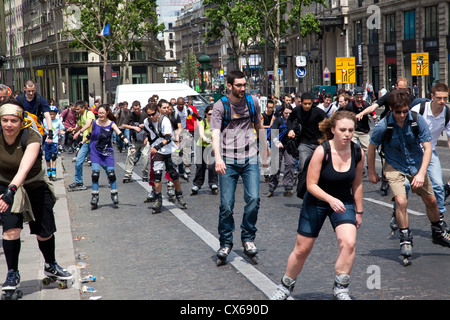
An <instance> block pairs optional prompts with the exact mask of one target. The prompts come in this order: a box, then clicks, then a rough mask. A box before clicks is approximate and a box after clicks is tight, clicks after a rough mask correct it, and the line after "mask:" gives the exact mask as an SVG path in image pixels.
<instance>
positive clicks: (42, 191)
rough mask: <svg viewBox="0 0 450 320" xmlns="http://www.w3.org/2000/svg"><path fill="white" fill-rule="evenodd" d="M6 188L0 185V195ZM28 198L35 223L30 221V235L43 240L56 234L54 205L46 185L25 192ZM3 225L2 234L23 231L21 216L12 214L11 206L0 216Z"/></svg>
mask: <svg viewBox="0 0 450 320" xmlns="http://www.w3.org/2000/svg"><path fill="white" fill-rule="evenodd" d="M7 188H8V187H7V186H6V185H4V184H0V194H3V193H4V192H5V191H6V189H7ZM27 194H28V198H29V199H30V202H31V207H32V209H33V215H34V218H35V221H30V222H29V223H28V224H29V226H30V233H31V234H36V235H38V236H41V237H43V238H48V237H50V236H51V235H52V234H53V233H55V232H56V223H55V215H54V212H53V206H54V204H55V202H54V200H53V197H52V193H51V191H50V189H49V188H48V186H47V184H43V185H42V187H39V188H37V189H34V190H31V191H27ZM0 216H1V220H2V223H3V232H5V231H7V230H9V229H15V228H19V229H23V216H22V215H21V214H12V213H11V206H10V207H9V208H8V210H6V212H4V213H2V214H0Z"/></svg>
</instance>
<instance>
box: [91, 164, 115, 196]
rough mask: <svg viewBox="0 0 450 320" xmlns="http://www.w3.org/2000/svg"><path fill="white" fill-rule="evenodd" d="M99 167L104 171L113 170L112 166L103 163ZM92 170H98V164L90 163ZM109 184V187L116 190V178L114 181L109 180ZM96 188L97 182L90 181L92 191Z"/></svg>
mask: <svg viewBox="0 0 450 320" xmlns="http://www.w3.org/2000/svg"><path fill="white" fill-rule="evenodd" d="M101 167H102V168H103V170H105V172H108V171H112V170H114V167H107V166H105V165H101ZM92 171H100V164H99V163H92ZM108 181H109V179H108ZM109 186H110V187H111V190H117V180H116V181H114V182H111V181H109ZM98 189H99V187H98V182H94V181H92V191H98Z"/></svg>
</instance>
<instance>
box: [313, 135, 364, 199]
mask: <svg viewBox="0 0 450 320" xmlns="http://www.w3.org/2000/svg"><path fill="white" fill-rule="evenodd" d="M352 144H353V142H352ZM351 150H352V152H351V157H352V161H351V165H350V169H348V171H346V172H338V171H336V170H335V169H334V167H333V161H332V155H331V152H330V153H329V154H328V155H327V156H328V157H329V158H328V161H327V162H326V164H325V166H322V170H321V172H320V177H319V183H318V185H319V187H320V188H322V190H324V191H325V192H326V193H328V194H329V195H331V196H333V197H335V198H337V199H339V200H341V201H342V202H353V201H354V199H353V194H352V183H353V180H355V176H356V163H355V148H351ZM320 202H322V203H323V201H320Z"/></svg>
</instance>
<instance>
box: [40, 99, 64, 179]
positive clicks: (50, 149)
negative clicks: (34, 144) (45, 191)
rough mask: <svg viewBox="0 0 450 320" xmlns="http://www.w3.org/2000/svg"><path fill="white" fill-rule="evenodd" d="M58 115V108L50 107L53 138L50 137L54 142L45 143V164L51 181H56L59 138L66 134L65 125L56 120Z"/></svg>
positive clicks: (45, 122)
mask: <svg viewBox="0 0 450 320" xmlns="http://www.w3.org/2000/svg"><path fill="white" fill-rule="evenodd" d="M57 114H58V108H57V107H55V106H50V118H51V119H52V125H51V127H52V128H53V130H52V131H51V132H53V137H50V139H51V141H52V142H48V141H47V140H46V141H45V142H44V153H45V162H46V163H47V176H48V178H49V179H50V181H53V180H56V159H57V158H58V142H59V137H62V136H63V134H64V125H63V124H62V122H61V120H60V119H56V115H57ZM43 124H44V128H45V132H47V133H48V132H49V129H48V127H49V126H48V124H47V119H44V123H43Z"/></svg>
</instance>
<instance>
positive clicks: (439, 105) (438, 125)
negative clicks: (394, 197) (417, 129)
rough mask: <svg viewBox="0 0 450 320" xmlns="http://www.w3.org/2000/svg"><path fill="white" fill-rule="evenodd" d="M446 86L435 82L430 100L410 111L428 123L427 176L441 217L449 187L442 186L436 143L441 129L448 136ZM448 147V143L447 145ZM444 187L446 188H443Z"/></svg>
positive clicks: (449, 130)
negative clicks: (428, 161) (429, 145)
mask: <svg viewBox="0 0 450 320" xmlns="http://www.w3.org/2000/svg"><path fill="white" fill-rule="evenodd" d="M448 93H449V89H448V86H447V85H446V84H444V83H437V84H436V85H435V86H434V87H433V89H432V93H431V99H432V100H431V102H425V101H424V102H422V103H420V104H417V105H415V106H414V107H413V108H412V109H411V111H415V112H417V113H419V114H421V115H422V117H423V118H424V119H425V121H426V122H427V124H428V128H429V129H430V133H431V146H432V151H433V152H432V154H431V160H430V164H429V165H428V169H427V172H428V176H429V177H430V180H431V184H432V185H433V190H434V194H435V196H436V200H437V203H438V206H439V214H440V216H441V218H442V217H443V216H444V212H445V211H447V209H446V208H445V204H444V202H445V198H446V190H448V189H449V186H448V184H446V186H444V182H443V179H442V168H441V163H440V161H439V157H438V154H437V152H436V144H437V141H438V139H439V136H440V135H441V133H442V131H443V130H445V132H446V134H447V138H448V137H450V124H449V120H450V117H449V116H450V109H449V108H448V107H447V106H446V105H445V104H446V103H447V101H448ZM449 147H450V145H449ZM445 187H446V188H447V189H445Z"/></svg>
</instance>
